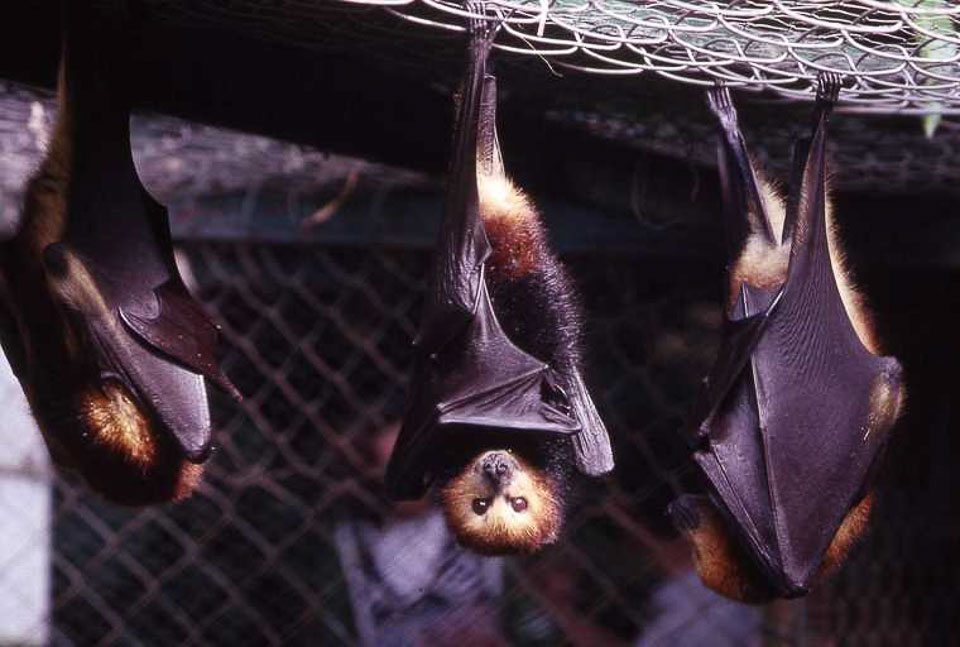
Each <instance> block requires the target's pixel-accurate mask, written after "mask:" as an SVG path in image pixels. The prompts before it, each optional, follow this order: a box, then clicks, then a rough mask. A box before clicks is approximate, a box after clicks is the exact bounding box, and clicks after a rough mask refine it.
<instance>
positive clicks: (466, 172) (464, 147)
mask: <svg viewBox="0 0 960 647" xmlns="http://www.w3.org/2000/svg"><path fill="white" fill-rule="evenodd" d="M489 52H490V42H489V41H488V40H486V39H484V38H473V39H472V40H471V43H470V59H469V61H468V64H467V72H466V75H465V82H464V85H463V96H462V97H461V100H460V109H459V111H458V115H457V122H456V130H455V139H454V149H453V161H452V163H451V166H450V173H449V177H448V179H447V193H446V198H445V201H444V207H443V209H444V214H445V215H444V218H443V221H442V223H441V225H440V240H439V242H438V251H437V254H436V258H435V261H434V271H433V280H432V282H431V285H430V288H429V293H428V298H427V304H426V309H427V310H426V315H425V317H424V319H423V323H422V325H421V329H420V334H419V335H418V339H417V345H418V346H419V347H421V349H422V350H421V352H423V353H427V354H429V353H434V352H437V351H438V350H439V349H440V348H441V347H443V345H444V344H446V343H447V342H448V341H450V340H451V339H452V338H454V337H456V336H457V335H459V334H461V333H462V331H463V329H464V327H465V326H466V325H467V324H468V323H469V322H470V319H471V318H472V317H473V313H474V312H475V311H476V309H477V298H478V296H479V294H480V284H481V283H482V281H483V275H482V269H483V262H484V261H485V260H486V258H487V257H488V256H489V255H490V243H489V241H488V240H487V235H486V233H485V231H484V229H483V220H482V218H481V217H480V200H479V197H478V195H477V129H478V123H479V119H480V116H481V111H480V103H481V98H482V94H483V81H484V76H485V70H486V63H487V57H488V55H489Z"/></svg>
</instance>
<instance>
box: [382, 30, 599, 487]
mask: <svg viewBox="0 0 960 647" xmlns="http://www.w3.org/2000/svg"><path fill="white" fill-rule="evenodd" d="M491 44H492V34H491V33H480V31H475V32H474V37H473V38H472V39H471V44H470V57H469V61H468V66H467V72H466V75H465V83H464V87H463V96H462V97H461V100H460V105H459V111H458V116H457V124H456V135H455V140H454V151H453V163H452V166H451V170H450V176H449V180H448V183H449V184H448V187H447V196H446V201H445V204H444V218H443V222H442V224H441V229H440V242H439V246H438V251H437V256H436V260H435V265H434V275H433V281H432V284H431V287H430V291H429V294H428V299H427V304H426V314H425V318H424V322H423V325H422V327H421V330H420V334H419V335H418V339H417V342H416V354H417V358H416V369H415V372H414V382H413V385H412V387H411V394H410V398H409V402H410V405H409V407H408V409H407V413H406V415H405V417H404V423H403V426H402V428H401V430H400V435H399V437H398V438H397V443H396V445H395V446H394V449H393V454H392V455H391V457H390V463H389V465H388V466H387V474H386V485H387V489H388V491H389V492H390V493H391V495H392V496H394V497H395V498H397V499H415V498H419V497H420V496H422V495H423V494H424V492H425V491H426V489H427V487H428V486H429V483H430V480H431V479H432V477H433V474H432V473H431V472H432V468H433V465H432V462H433V460H434V459H436V455H437V454H438V453H439V452H440V451H441V447H442V446H443V444H444V443H445V442H446V441H447V440H449V439H451V438H454V437H456V436H459V438H460V439H464V438H466V436H467V435H469V434H471V433H476V432H477V431H478V430H483V431H485V432H493V433H508V434H520V433H523V434H531V433H533V434H574V433H576V432H577V431H579V430H580V425H579V423H578V422H577V420H576V419H575V418H574V417H573V416H572V414H571V412H570V408H569V400H568V399H567V396H566V393H565V392H564V391H563V389H562V388H561V387H560V386H558V384H559V381H558V379H557V376H556V375H555V374H554V372H553V370H552V369H551V368H550V367H548V366H547V365H546V364H544V363H543V362H541V361H539V360H537V359H535V358H534V357H532V356H530V355H529V354H527V353H525V352H524V351H522V350H520V349H519V348H517V347H516V346H515V345H514V344H513V343H512V342H511V341H510V340H509V338H508V337H507V335H506V333H504V331H503V329H502V328H501V326H500V323H499V322H498V321H497V317H496V313H495V312H494V310H493V305H492V304H491V302H490V295H489V293H488V291H487V285H486V282H485V277H484V261H485V260H486V259H487V257H488V256H489V254H490V244H489V241H488V240H487V236H486V233H485V231H484V228H483V221H482V218H481V215H480V205H479V197H478V189H477V152H478V148H477V142H478V132H479V131H482V130H484V129H485V128H488V127H489V124H487V123H486V121H485V120H487V119H490V118H492V112H491V111H489V110H487V109H485V108H484V105H483V101H482V99H483V93H484V85H485V79H486V78H487V75H486V62H487V57H488V55H489V51H490V46H491Z"/></svg>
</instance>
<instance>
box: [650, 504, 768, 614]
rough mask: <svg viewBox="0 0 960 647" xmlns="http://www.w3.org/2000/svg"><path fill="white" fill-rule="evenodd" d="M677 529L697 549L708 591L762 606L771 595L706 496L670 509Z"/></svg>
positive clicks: (696, 561) (698, 565)
mask: <svg viewBox="0 0 960 647" xmlns="http://www.w3.org/2000/svg"><path fill="white" fill-rule="evenodd" d="M668 513H669V514H670V517H671V519H672V521H673V524H674V526H675V527H676V529H677V530H678V531H679V532H681V533H682V534H683V535H684V537H685V538H686V539H687V541H688V542H689V543H690V545H691V546H692V547H693V558H694V565H695V567H696V569H697V574H698V575H699V576H700V579H701V580H702V581H703V583H704V585H705V586H707V587H708V588H710V589H712V590H714V591H716V592H717V593H720V594H721V595H725V596H727V597H729V598H733V599H735V600H740V601H742V602H748V603H759V602H763V601H766V600H769V599H770V597H771V592H770V589H769V587H768V586H766V585H765V584H764V580H763V577H762V575H761V574H760V573H759V571H758V570H757V569H756V567H754V566H753V565H752V562H751V561H750V558H749V557H748V556H747V554H746V553H745V552H744V551H743V550H742V549H741V548H740V546H739V544H737V542H736V541H735V540H734V539H733V537H732V536H731V535H730V532H729V531H728V529H727V524H726V523H725V522H724V520H723V518H722V517H721V516H720V514H719V513H718V512H717V510H716V508H715V507H714V506H713V504H711V503H710V501H709V499H708V498H707V497H705V496H696V495H692V494H685V495H681V496H679V497H677V498H676V499H675V500H674V501H673V503H671V504H670V507H669V508H668Z"/></svg>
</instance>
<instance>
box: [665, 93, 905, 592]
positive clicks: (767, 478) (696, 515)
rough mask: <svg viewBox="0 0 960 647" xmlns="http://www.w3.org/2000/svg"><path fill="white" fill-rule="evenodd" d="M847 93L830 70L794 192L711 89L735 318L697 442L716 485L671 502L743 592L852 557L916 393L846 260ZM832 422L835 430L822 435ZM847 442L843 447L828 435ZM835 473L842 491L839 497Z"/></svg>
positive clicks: (798, 579)
mask: <svg viewBox="0 0 960 647" xmlns="http://www.w3.org/2000/svg"><path fill="white" fill-rule="evenodd" d="M838 91H839V80H837V79H835V78H832V77H831V78H828V77H824V78H822V79H821V95H820V96H819V97H818V108H817V113H816V115H817V118H816V120H815V128H814V136H813V138H811V140H810V141H809V142H806V141H805V142H804V143H803V145H802V146H801V147H800V148H799V149H798V155H797V161H796V168H795V177H794V183H795V186H792V187H791V195H792V196H794V200H795V203H793V204H791V203H787V202H786V201H785V200H784V199H783V198H782V197H781V196H780V194H779V192H778V191H777V190H776V189H775V188H774V187H773V186H772V185H771V184H770V183H769V182H768V181H767V180H766V179H765V178H763V177H762V175H761V174H759V173H758V172H757V171H756V170H755V167H754V165H753V164H752V162H751V161H750V159H749V155H748V154H747V152H746V149H745V145H744V142H743V140H742V137H741V135H740V132H739V126H738V125H737V123H736V119H737V118H736V112H735V110H734V109H733V106H732V103H731V102H730V98H729V93H728V90H726V88H718V89H715V90H713V91H712V92H711V94H710V95H709V96H710V105H711V109H712V110H713V112H714V114H715V116H716V117H717V118H718V120H719V123H720V125H721V137H722V139H721V176H722V185H723V187H724V203H725V211H726V212H727V216H728V228H729V229H730V232H731V233H732V236H731V237H730V238H731V240H730V243H731V245H730V246H731V253H732V260H731V264H730V271H729V288H728V289H729V301H728V303H727V311H728V326H729V331H728V332H727V335H728V337H727V338H726V339H725V346H724V349H723V350H722V351H721V354H720V356H719V357H718V362H717V365H716V366H715V368H714V372H713V373H712V374H711V377H710V378H708V380H707V382H706V384H707V390H706V391H705V394H706V397H705V398H704V399H703V402H705V403H706V404H707V405H708V408H707V409H701V410H700V414H699V415H700V416H701V417H699V418H698V421H697V424H698V425H699V429H698V431H697V438H696V440H695V443H694V444H695V453H694V455H695V457H696V460H697V462H698V464H699V465H700V467H701V468H702V469H703V470H704V472H703V474H704V475H705V476H706V477H707V479H708V481H709V483H710V488H711V495H710V496H709V497H698V496H685V497H681V499H680V500H678V502H676V503H675V504H674V506H672V508H671V512H672V513H673V515H674V518H675V520H676V521H677V526H678V528H680V529H681V530H682V531H683V532H684V534H685V535H686V536H687V537H688V539H689V540H690V542H691V544H692V546H693V549H694V557H695V562H696V566H697V570H698V572H699V574H700V576H701V578H702V579H703V581H704V582H705V583H706V584H707V586H709V587H710V588H713V589H714V590H717V591H718V592H720V593H723V594H724V595H727V596H729V597H732V598H735V599H739V600H743V601H749V602H761V601H765V600H768V599H770V598H772V597H777V596H795V595H799V594H802V593H804V592H805V591H806V590H807V587H808V586H809V584H810V583H811V581H814V580H816V579H818V578H819V577H821V576H822V575H823V574H825V573H827V572H828V571H830V570H831V569H832V568H834V567H836V566H837V565H838V564H840V563H841V562H842V561H843V559H844V558H845V556H846V554H847V552H848V551H849V549H850V548H851V547H852V546H853V545H854V544H855V543H856V541H857V540H858V539H859V537H860V536H861V535H862V534H863V533H864V531H865V530H866V527H867V522H868V519H869V515H870V510H871V507H872V505H873V499H874V497H873V494H872V491H871V490H870V487H871V483H870V481H871V475H872V472H873V469H874V466H875V465H876V464H877V462H878V459H877V458H876V457H877V456H878V455H879V454H880V452H881V450H882V447H883V442H884V439H885V437H886V434H887V433H888V431H889V429H890V427H891V426H892V425H893V423H894V421H895V420H896V418H897V417H898V415H899V412H900V409H901V404H902V400H903V397H904V390H903V387H902V384H901V381H900V368H899V365H898V364H897V362H896V360H895V359H893V358H889V357H882V355H881V349H880V348H879V345H878V343H877V338H876V335H875V332H874V327H873V323H872V318H871V313H870V312H869V310H868V309H867V308H866V307H865V305H864V301H863V298H862V296H861V295H860V294H859V293H858V292H857V291H856V289H855V288H854V285H853V281H852V280H851V278H850V274H849V272H848V269H847V268H846V266H845V262H844V255H843V252H842V247H841V244H840V240H839V237H838V235H837V231H836V227H835V223H834V219H833V213H832V210H831V208H830V203H829V197H828V196H827V195H826V192H827V188H826V171H825V161H824V141H825V136H826V135H825V132H826V130H825V128H826V126H825V124H826V116H827V115H828V114H829V110H830V106H831V105H832V102H833V101H835V99H836V94H835V93H836V92H838ZM810 142H813V143H812V144H811V143H810ZM791 209H792V211H791ZM788 219H790V226H791V227H792V228H791V230H790V231H789V232H785V231H784V229H785V227H787V224H786V223H787V221H788ZM821 226H822V229H821ZM820 232H822V234H821V233H820ZM797 240H800V241H802V246H801V247H800V248H799V249H793V246H794V245H801V243H797V242H796V241H797ZM794 263H796V268H794V267H793V264H794ZM824 266H828V269H823V267H824ZM834 286H835V290H834V289H833V288H834ZM764 299H766V301H765V300H764ZM788 300H789V303H787V302H788ZM764 303H766V304H767V305H764ZM781 304H785V305H781ZM838 304H839V307H837V305H838ZM778 308H779V309H778ZM768 330H769V331H770V332H769V335H770V337H769V339H768V338H767V337H764V335H767V334H768V332H767V331H768ZM851 332H852V334H851ZM765 339H766V340H767V341H764V340H765ZM839 375H843V376H850V379H851V380H852V381H850V382H844V380H842V379H839V378H838V377H837V376H839ZM711 388H712V389H713V391H711V390H710V389H711ZM861 411H863V412H865V414H861V413H859V412H861ZM751 412H752V413H751ZM824 412H825V413H824ZM834 415H836V416H838V417H837V418H836V419H837V420H844V421H847V422H846V423H845V424H849V428H845V427H843V425H840V426H839V427H838V425H837V422H835V420H834V418H833V416H834ZM860 415H862V416H863V417H862V418H857V416H860ZM797 417H799V419H800V420H801V422H797V423H796V424H795V425H794V422H793V421H794V419H795V418H797ZM851 420H852V421H853V422H850V421H851ZM754 425H756V428H755V429H754ZM825 429H830V430H831V431H830V434H835V435H834V436H831V435H829V434H828V435H825V436H823V437H822V438H821V434H822V433H823V431H824V430H825ZM783 434H786V435H783ZM792 434H797V436H796V438H793V439H791V435H792ZM834 439H835V440H834ZM832 442H836V443H837V449H833V448H831V447H828V446H825V445H823V444H821V443H832ZM791 443H792V444H791ZM788 447H790V448H792V449H789V450H788V449H786V448H788ZM848 448H849V449H848ZM784 451H788V452H793V455H786V456H785V455H784V454H783V452H784ZM798 451H800V452H802V451H807V452H816V454H815V455H811V456H809V457H807V460H809V461H813V463H810V464H808V465H809V466H810V467H814V466H816V463H817V462H819V463H822V464H823V466H824V467H823V469H821V470H820V471H819V472H818V474H819V478H821V479H824V480H823V481H809V484H808V483H803V482H802V481H803V479H804V477H803V475H802V469H801V468H800V467H799V466H796V465H797V461H801V460H802V457H801V456H798V455H796V452H798ZM805 465H806V464H805ZM792 466H795V467H792ZM784 470H785V471H784ZM847 470H849V473H845V472H847ZM791 472H792V474H791ZM798 476H799V477H800V479H801V480H800V481H797V480H796V479H797V477H798ZM859 479H862V480H859ZM788 483H789V484H791V485H786V484H788ZM821 484H822V485H821ZM832 487H837V488H843V489H842V490H837V492H838V493H841V492H842V494H838V495H837V496H836V497H834V495H833V493H832V492H830V491H829V489H830V488H832ZM817 488H827V491H824V490H823V489H820V490H819V491H818V489H817ZM808 491H809V492H808ZM796 492H805V493H806V494H805V495H803V496H801V497H800V498H797V497H796V496H795V493H796ZM804 496H805V497H807V498H806V499H805V500H804ZM821 501H822V502H821ZM779 506H785V507H782V508H781V507H779ZM840 506H842V507H840ZM821 508H822V509H821ZM838 512H840V513H842V517H841V516H839V515H838V516H833V515H837V514H838ZM811 515H812V516H811ZM831 519H836V522H835V523H834V522H831ZM801 520H802V521H801ZM734 528H736V532H734V530H733V529H734ZM824 533H832V534H824ZM827 539H829V541H827ZM821 551H822V552H821Z"/></svg>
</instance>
